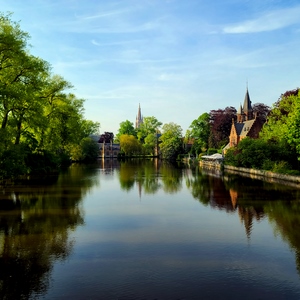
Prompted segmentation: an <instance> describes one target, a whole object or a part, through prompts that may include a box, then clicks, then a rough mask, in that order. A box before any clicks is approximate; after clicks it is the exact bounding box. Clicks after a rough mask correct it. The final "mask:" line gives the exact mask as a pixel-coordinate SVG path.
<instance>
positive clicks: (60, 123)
mask: <svg viewBox="0 0 300 300" xmlns="http://www.w3.org/2000/svg"><path fill="white" fill-rule="evenodd" d="M10 17H11V15H4V14H0V138H1V141H2V143H1V146H0V167H1V171H0V177H5V176H14V175H20V174H22V173H28V172H32V171H37V170H36V165H37V161H40V162H41V165H40V166H39V168H38V169H39V171H41V170H42V169H44V170H46V169H45V168H46V167H50V166H51V168H53V167H55V168H57V167H59V165H61V164H62V162H63V160H65V159H66V160H70V159H72V153H74V151H73V150H72V149H73V148H76V147H78V146H79V147H85V148H86V146H84V145H86V143H85V142H83V141H82V140H83V139H86V138H87V137H88V136H89V135H90V134H91V133H95V132H97V131H98V128H99V123H97V122H92V121H88V120H85V119H84V116H83V113H84V108H83V103H84V99H79V98H77V97H76V96H75V95H74V94H71V93H69V92H67V90H69V89H70V88H72V85H71V84H70V83H69V82H68V81H66V80H65V79H64V78H62V77H61V76H59V75H53V74H51V72H50V70H51V67H50V64H49V63H48V62H46V61H44V60H42V59H41V58H38V57H35V56H33V55H31V54H30V51H29V50H30V49H29V45H28V40H29V34H28V33H26V32H24V31H22V30H21V29H20V25H19V23H16V22H13V21H12V20H11V19H10ZM7 153H14V155H13V156H9V157H10V158H9V159H8V156H7ZM46 153H48V154H46ZM46 156H47V157H48V158H50V157H52V158H51V159H50V160H51V161H52V163H49V159H46ZM33 157H34V160H33ZM7 165H15V166H16V168H15V169H14V168H11V170H14V171H13V172H11V170H10V172H7V171H5V168H7ZM18 166H19V167H18ZM8 173H9V174H8Z"/></svg>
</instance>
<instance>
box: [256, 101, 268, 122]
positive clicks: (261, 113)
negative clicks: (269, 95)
mask: <svg viewBox="0 0 300 300" xmlns="http://www.w3.org/2000/svg"><path fill="white" fill-rule="evenodd" d="M252 109H253V113H254V114H257V117H258V118H261V119H262V120H264V121H266V120H267V116H268V115H269V113H270V111H271V108H270V107H269V106H268V105H265V104H263V103H255V104H253V105H252Z"/></svg>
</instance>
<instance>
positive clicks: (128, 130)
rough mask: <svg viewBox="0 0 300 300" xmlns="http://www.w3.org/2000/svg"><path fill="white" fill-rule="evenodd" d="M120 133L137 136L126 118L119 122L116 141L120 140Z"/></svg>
mask: <svg viewBox="0 0 300 300" xmlns="http://www.w3.org/2000/svg"><path fill="white" fill-rule="evenodd" d="M122 134H127V135H133V136H135V137H136V136H137V135H136V130H135V128H134V126H133V123H132V122H130V121H128V120H126V121H124V122H121V123H120V128H119V131H118V133H117V134H116V141H120V136H121V135H122Z"/></svg>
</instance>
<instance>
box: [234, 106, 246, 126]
mask: <svg viewBox="0 0 300 300" xmlns="http://www.w3.org/2000/svg"><path fill="white" fill-rule="evenodd" d="M236 116H237V122H238V123H242V122H243V120H244V118H243V108H242V104H240V107H239V109H238V111H237V114H236Z"/></svg>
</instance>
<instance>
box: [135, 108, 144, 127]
mask: <svg viewBox="0 0 300 300" xmlns="http://www.w3.org/2000/svg"><path fill="white" fill-rule="evenodd" d="M142 123H143V116H142V113H141V105H140V103H139V109H138V114H137V116H136V120H135V128H139V127H140V125H141V124H142Z"/></svg>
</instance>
